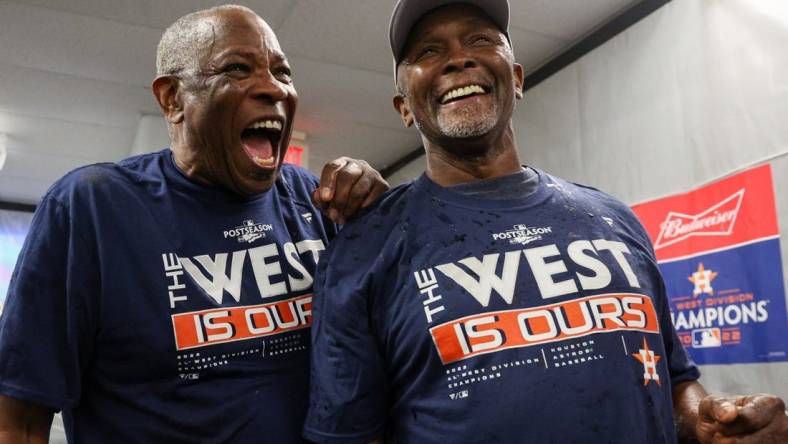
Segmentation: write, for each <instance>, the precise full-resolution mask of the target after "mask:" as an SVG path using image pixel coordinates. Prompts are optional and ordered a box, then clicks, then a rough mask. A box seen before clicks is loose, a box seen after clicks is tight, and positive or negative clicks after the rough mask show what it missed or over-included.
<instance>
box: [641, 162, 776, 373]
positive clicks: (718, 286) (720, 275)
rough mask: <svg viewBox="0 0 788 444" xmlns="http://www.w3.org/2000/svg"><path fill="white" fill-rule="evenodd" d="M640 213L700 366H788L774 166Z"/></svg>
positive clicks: (676, 318)
mask: <svg viewBox="0 0 788 444" xmlns="http://www.w3.org/2000/svg"><path fill="white" fill-rule="evenodd" d="M633 210H634V211H635V213H636V214H637V215H638V217H639V218H640V220H641V222H643V225H644V226H645V227H646V230H648V234H649V236H650V237H651V241H652V242H653V244H654V250H655V251H656V253H657V260H658V261H659V268H660V270H661V271H662V276H663V277H664V279H665V291H666V293H667V296H668V304H669V305H670V311H671V319H672V320H673V325H674V327H675V328H676V333H677V334H678V337H679V339H680V340H681V342H682V344H684V347H685V348H687V349H688V350H689V352H690V354H691V355H692V357H693V359H695V362H697V363H698V364H732V363H747V362H775V361H788V342H786V340H785V338H786V337H788V322H786V312H785V289H784V287H783V274H782V273H783V266H782V259H781V257H780V237H779V236H780V231H779V228H778V225H777V210H776V206H775V199H774V186H773V184H772V172H771V167H770V166H769V165H764V166H761V167H756V168H752V169H750V170H746V171H744V172H741V173H739V174H736V175H734V176H731V177H728V178H725V179H723V180H719V181H716V182H714V183H712V184H709V185H706V186H703V187H700V188H697V189H695V190H692V191H690V192H687V193H682V194H677V195H675V196H670V197H666V198H663V199H658V200H654V201H651V202H645V203H642V204H639V205H636V206H634V207H633Z"/></svg>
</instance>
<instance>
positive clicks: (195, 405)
mask: <svg viewBox="0 0 788 444" xmlns="http://www.w3.org/2000/svg"><path fill="white" fill-rule="evenodd" d="M316 186H317V180H316V178H315V177H314V176H313V175H312V174H311V173H308V172H306V171H305V170H302V169H300V168H297V167H293V166H289V165H285V166H283V167H282V170H281V172H280V177H279V179H278V180H277V181H276V184H275V186H274V187H273V188H272V189H271V190H269V191H268V192H266V193H264V194H261V195H258V196H254V197H248V198H247V197H240V196H237V195H234V194H232V193H229V192H226V191H223V190H221V189H218V188H212V187H208V186H204V185H201V184H197V183H194V182H192V181H191V180H189V179H188V178H186V177H185V176H184V175H183V174H182V173H181V171H180V170H178V169H177V168H176V167H175V165H174V163H173V160H172V157H171V153H170V150H164V151H161V152H158V153H153V154H147V155H143V156H138V157H134V158H131V159H128V160H125V161H122V162H120V163H118V164H99V165H92V166H88V167H84V168H80V169H78V170H76V171H73V172H71V173H69V174H67V175H66V176H65V177H64V178H63V179H61V180H60V181H58V182H57V183H56V184H55V185H54V186H53V187H52V188H51V189H50V190H49V191H48V192H47V193H46V195H45V196H44V198H43V200H42V201H41V204H40V205H39V207H38V210H37V212H36V214H35V217H34V220H33V223H32V226H31V229H30V234H29V236H28V238H27V240H26V241H25V245H24V248H23V250H22V252H21V254H20V257H19V260H18V262H17V266H16V270H15V272H14V276H13V278H12V281H11V284H10V287H9V292H8V298H7V300H6V305H5V309H4V311H3V315H2V319H0V393H1V394H3V395H7V396H12V397H16V398H20V399H24V400H27V401H30V402H34V403H37V404H41V405H45V406H49V407H52V408H55V409H62V410H63V417H64V423H65V428H66V434H67V436H68V438H69V441H70V442H79V443H108V442H112V443H142V442H146V443H153V442H156V443H187V442H188V443H197V442H199V443H220V442H221V443H224V442H241V443H245V442H282V443H291V442H299V441H301V438H300V434H301V427H302V424H303V418H304V415H305V414H306V407H307V391H308V378H309V374H308V366H309V343H310V340H309V326H310V324H311V322H312V314H311V310H312V281H313V275H314V271H315V268H316V265H317V262H318V258H319V257H321V255H322V253H323V252H324V250H325V247H326V245H327V243H328V241H329V239H330V238H332V237H333V236H334V234H335V231H336V228H335V226H334V224H333V223H331V222H330V221H328V220H326V219H324V218H323V216H322V215H321V214H320V213H319V211H317V210H316V209H315V208H314V207H313V205H312V203H311V200H310V194H311V192H312V191H313V190H314V189H315V187H316Z"/></svg>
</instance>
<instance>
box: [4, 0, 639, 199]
mask: <svg viewBox="0 0 788 444" xmlns="http://www.w3.org/2000/svg"><path fill="white" fill-rule="evenodd" d="M394 1H395V0H256V1H238V2H237V3H239V4H244V5H246V6H249V7H251V8H252V9H254V10H255V11H257V12H258V13H259V14H260V15H261V16H262V17H263V18H264V19H265V20H266V21H267V22H268V23H269V24H270V25H271V27H272V28H273V29H274V31H275V32H276V33H277V35H278V36H279V40H280V43H281V45H282V47H283V49H284V50H285V52H286V53H287V54H288V57H289V59H290V63H291V65H292V68H293V78H294V81H295V85H296V88H297V89H298V92H299V97H300V101H299V109H298V115H297V118H296V124H295V127H296V129H297V130H299V131H302V132H304V133H306V135H307V143H308V145H309V147H310V150H311V151H310V159H309V162H310V167H311V168H312V169H313V170H318V169H319V167H321V166H322V164H323V163H325V162H326V161H327V160H330V159H333V158H335V157H338V156H340V155H348V156H352V157H359V158H363V159H366V160H367V161H369V162H370V163H371V164H372V165H374V166H376V167H378V168H382V167H384V166H386V165H388V164H391V163H392V162H394V161H396V160H397V159H399V158H401V157H402V156H404V155H406V154H407V153H409V152H411V151H412V150H413V149H414V148H417V147H418V146H419V145H420V141H419V138H418V135H417V133H416V132H415V131H414V130H409V129H405V128H403V127H402V125H401V123H400V120H399V118H398V116H397V115H396V114H395V113H394V111H393V109H392V107H391V95H392V92H393V80H392V75H391V57H390V52H389V48H388V41H387V32H386V30H387V26H388V20H389V15H390V13H391V10H392V7H393V4H394ZM219 3H221V2H217V1H209V0H168V1H160V0H112V1H108V0H69V1H67V2H64V1H62V0H16V1H5V0H0V42H2V43H0V133H6V134H7V136H8V158H7V161H6V165H5V167H4V168H3V169H2V170H0V201H6V202H17V203H35V202H37V201H38V200H39V198H40V197H41V195H42V194H43V193H44V192H45V191H46V189H47V188H48V187H49V185H51V183H52V182H53V181H54V180H56V179H57V178H58V177H60V176H62V175H63V174H64V173H65V172H67V171H68V170H70V169H73V168H75V167H77V166H80V165H84V164H88V163H93V162H100V161H116V160H119V159H122V158H124V157H127V156H128V155H129V153H130V150H131V147H132V145H133V144H134V140H135V136H136V135H137V133H138V127H139V126H140V122H141V118H142V117H143V116H146V115H157V114H158V108H157V106H156V104H155V102H154V99H153V96H152V95H151V92H150V87H149V85H150V82H151V80H152V79H153V76H154V72H155V69H154V61H155V51H156V44H157V42H158V39H159V37H160V35H161V33H162V31H163V30H164V28H165V27H166V26H167V25H169V24H170V23H171V22H172V21H174V20H175V19H176V18H178V17H180V16H182V15H184V14H186V13H188V12H191V11H194V10H197V9H202V8H206V7H210V6H213V5H215V4H219ZM510 3H511V9H512V11H511V16H512V17H511V30H510V34H511V38H512V42H513V45H514V49H515V54H516V58H517V60H518V61H519V62H520V63H522V64H523V65H524V66H525V67H526V74H528V73H531V72H533V71H534V70H535V69H537V68H538V67H539V66H541V65H543V64H544V63H545V62H546V61H548V60H550V59H551V58H552V57H554V56H556V55H557V54H559V53H561V52H562V51H563V50H565V49H567V48H568V47H570V46H571V45H572V44H574V43H576V42H577V41H579V40H580V39H582V37H583V36H585V35H587V34H589V33H590V32H591V31H593V30H595V29H596V28H598V27H599V26H600V25H601V24H603V23H605V22H607V21H608V20H610V19H611V18H612V17H614V16H616V15H618V14H619V13H620V12H621V11H623V10H625V9H627V8H628V7H630V6H632V5H633V4H634V3H637V2H636V1H634V0H593V1H587V0H510ZM523 106H527V103H524V104H523ZM163 147H164V146H163V145H162V146H151V147H150V150H151V151H153V150H155V149H160V148H163Z"/></svg>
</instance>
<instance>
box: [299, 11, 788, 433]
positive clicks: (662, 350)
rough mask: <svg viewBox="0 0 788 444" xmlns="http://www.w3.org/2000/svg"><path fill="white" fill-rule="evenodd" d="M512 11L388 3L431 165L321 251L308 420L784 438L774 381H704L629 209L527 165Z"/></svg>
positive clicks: (381, 429)
mask: <svg viewBox="0 0 788 444" xmlns="http://www.w3.org/2000/svg"><path fill="white" fill-rule="evenodd" d="M508 20H509V12H508V3H507V2H506V0H487V1H484V0H475V1H462V2H458V1H456V0H448V1H447V0H432V1H425V0H400V1H399V2H398V3H397V5H396V7H395V10H394V14H393V16H392V20H391V27H390V40H391V46H392V51H393V54H394V61H395V72H396V79H397V91H398V93H397V95H396V96H395V97H394V106H395V109H396V110H397V112H398V113H399V115H400V116H401V118H402V121H403V123H404V124H405V125H406V126H412V125H415V126H416V128H417V129H418V130H419V132H420V133H421V136H422V140H423V142H424V147H425V149H426V152H427V171H426V173H425V174H424V175H422V176H421V177H420V178H418V179H417V180H415V181H413V182H411V183H408V184H405V185H403V186H401V187H398V188H396V189H393V190H391V191H390V192H389V193H388V194H387V195H385V197H384V198H383V199H381V200H380V201H379V202H378V203H377V205H375V206H374V208H373V209H372V210H371V211H369V212H368V213H367V214H366V215H364V216H363V217H361V218H360V219H358V220H357V221H355V222H353V223H351V224H349V225H348V226H347V227H346V228H345V229H344V230H343V231H342V233H340V234H339V236H338V237H337V239H336V240H335V241H334V243H333V244H332V245H331V246H330V247H329V249H328V251H327V252H326V255H327V256H326V257H327V259H326V260H324V261H321V266H320V269H319V271H318V276H317V277H316V281H315V290H316V297H315V305H314V315H315V323H314V327H313V330H312V340H313V348H312V381H311V401H310V410H309V414H308V417H307V421H306V425H305V428H304V436H305V437H307V438H308V439H311V440H314V441H317V442H369V441H372V440H375V439H379V438H385V440H386V441H391V442H419V443H422V442H440V441H446V440H448V441H449V442H480V443H488V442H561V443H564V442H583V443H586V442H589V443H590V442H648V443H665V442H676V441H677V440H678V436H677V432H676V430H677V429H676V427H675V426H674V411H675V412H676V418H678V420H679V430H680V431H681V434H682V438H683V439H685V440H686V441H690V442H692V441H696V440H699V441H701V442H712V441H713V440H721V439H728V438H731V439H732V438H734V437H735V438H736V439H741V440H742V441H741V442H786V434H787V433H788V420H786V417H785V415H784V413H783V408H784V405H783V403H782V401H781V400H779V399H778V398H775V397H773V396H765V395H760V396H752V397H739V398H730V399H718V398H712V397H706V393H705V391H704V390H703V387H702V386H701V385H700V384H698V383H697V381H696V380H697V379H698V376H699V373H698V369H697V368H696V367H695V365H694V364H693V363H692V361H691V360H690V359H689V357H688V356H687V354H686V352H685V351H684V349H683V348H682V346H681V343H680V341H679V340H678V338H677V337H676V334H675V331H674V329H673V327H672V325H671V321H670V313H669V311H668V305H667V301H666V296H665V289H664V285H663V283H662V278H661V276H660V273H659V269H658V268H657V264H656V261H655V259H654V255H653V251H652V249H651V246H650V242H649V238H648V236H647V235H646V233H645V232H644V230H643V229H642V227H641V226H640V224H639V223H638V221H637V219H636V218H635V216H634V215H633V214H632V212H631V211H630V210H629V208H627V206H626V205H624V204H623V203H621V202H619V201H617V200H616V199H614V198H612V197H611V196H608V195H606V194H604V193H602V192H600V191H597V190H595V189H592V188H588V187H583V186H579V185H576V184H573V183H570V182H567V181H565V180H562V179H560V178H557V177H554V176H551V175H550V174H547V173H545V172H542V171H538V170H536V169H534V168H529V167H523V166H521V162H520V159H519V157H518V150H517V146H516V142H515V137H514V130H513V126H512V121H511V117H512V112H513V110H514V107H515V103H516V101H517V100H518V99H521V98H522V86H523V69H522V67H521V66H520V65H518V64H517V63H515V62H514V57H513V54H512V48H511V42H510V41H509V38H508V33H507V27H508ZM720 442H722V441H720ZM726 442H727V441H726ZM731 442H733V441H731ZM736 442H739V441H736Z"/></svg>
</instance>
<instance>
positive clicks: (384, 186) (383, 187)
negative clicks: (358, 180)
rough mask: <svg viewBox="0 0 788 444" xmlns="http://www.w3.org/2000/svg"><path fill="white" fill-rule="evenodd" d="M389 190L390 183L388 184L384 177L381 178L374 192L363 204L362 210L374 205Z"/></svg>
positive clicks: (375, 185) (373, 189)
mask: <svg viewBox="0 0 788 444" xmlns="http://www.w3.org/2000/svg"><path fill="white" fill-rule="evenodd" d="M389 188H390V187H389V183H388V182H386V181H385V180H384V179H383V178H382V177H379V178H378V180H377V181H375V183H374V185H373V188H372V191H370V192H369V194H367V198H366V199H364V202H363V203H362V204H361V208H366V207H368V206H370V205H372V203H373V202H375V201H376V200H378V197H380V195H381V194H383V193H385V192H386V191H388V190H389Z"/></svg>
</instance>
